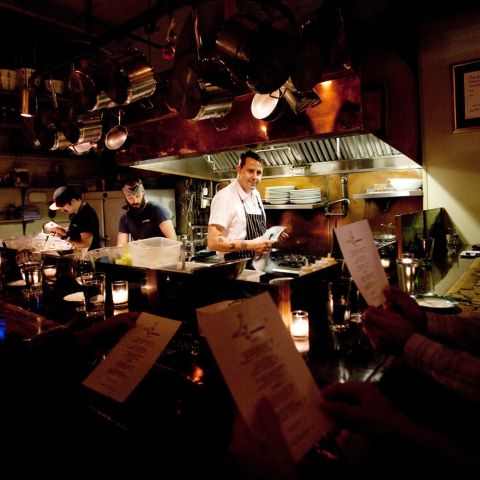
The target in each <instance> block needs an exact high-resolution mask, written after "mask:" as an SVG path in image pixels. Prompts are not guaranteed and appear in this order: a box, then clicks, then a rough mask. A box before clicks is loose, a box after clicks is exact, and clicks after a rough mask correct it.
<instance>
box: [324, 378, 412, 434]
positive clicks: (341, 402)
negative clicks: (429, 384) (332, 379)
mask: <svg viewBox="0 0 480 480" xmlns="http://www.w3.org/2000/svg"><path fill="white" fill-rule="evenodd" d="M322 395H323V401H322V403H321V406H320V407H321V409H322V410H323V411H324V412H325V413H326V414H327V415H328V416H330V417H331V418H333V419H334V420H335V421H336V422H337V424H338V425H339V427H341V428H344V429H347V430H349V431H351V432H355V433H360V434H373V435H386V434H390V433H393V434H398V433H399V432H401V431H402V430H403V428H404V426H405V425H406V424H408V423H409V422H410V421H409V420H408V418H407V417H406V416H405V415H404V414H403V413H402V412H401V411H400V410H399V409H398V408H397V407H395V406H394V405H393V404H392V403H391V402H390V401H389V400H388V399H387V398H386V397H385V396H384V395H383V394H382V393H381V392H380V390H379V389H378V388H377V386H376V385H375V384H374V383H366V382H353V381H352V382H347V383H334V384H332V385H329V386H327V387H325V388H324V389H323V390H322Z"/></svg>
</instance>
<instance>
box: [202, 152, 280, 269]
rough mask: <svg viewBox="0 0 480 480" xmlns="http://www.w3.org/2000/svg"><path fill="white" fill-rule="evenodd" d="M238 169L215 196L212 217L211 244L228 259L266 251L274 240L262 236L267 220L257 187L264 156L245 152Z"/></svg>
mask: <svg viewBox="0 0 480 480" xmlns="http://www.w3.org/2000/svg"><path fill="white" fill-rule="evenodd" d="M236 169H237V178H236V180H235V181H234V182H232V183H231V184H230V185H228V186H227V187H225V188H223V189H222V190H219V191H218V192H217V193H216V195H215V197H214V198H213V200H212V204H211V206H210V218H209V221H208V248H209V249H210V250H216V251H217V255H219V256H223V257H224V258H225V260H231V259H236V258H253V257H254V255H265V254H267V253H269V252H270V250H271V249H272V245H273V243H274V242H273V241H272V240H265V239H264V238H263V237H262V235H263V234H264V233H265V231H266V229H267V228H266V226H267V222H266V217H265V211H264V209H263V205H262V200H261V198H260V194H259V193H258V190H257V186H258V184H259V183H260V181H261V179H262V172H263V164H262V159H261V157H260V156H259V155H258V154H257V153H255V152H253V151H251V150H250V151H248V152H245V153H243V154H242V155H241V156H240V161H239V163H238V165H237V167H236Z"/></svg>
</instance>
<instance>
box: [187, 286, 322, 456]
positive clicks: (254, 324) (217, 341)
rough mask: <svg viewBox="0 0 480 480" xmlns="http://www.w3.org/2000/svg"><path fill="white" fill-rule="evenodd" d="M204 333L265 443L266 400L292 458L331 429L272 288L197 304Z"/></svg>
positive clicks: (251, 425)
mask: <svg viewBox="0 0 480 480" xmlns="http://www.w3.org/2000/svg"><path fill="white" fill-rule="evenodd" d="M197 319H198V323H199V328H200V333H201V334H202V335H203V336H205V337H206V338H207V341H208V345H209V346H210V349H211V350H212V353H213V355H214V357H215V359H216V361H217V364H218V366H219V368H220V370H221V372H222V374H223V377H224V379H225V381H226V383H227V385H228V387H229V389H230V392H231V393H232V395H233V398H234V400H235V402H236V404H237V407H238V410H239V411H240V413H241V414H242V417H243V419H244V420H245V422H246V423H247V425H248V426H249V428H250V431H251V432H252V434H253V435H254V436H255V437H256V439H257V440H258V441H259V442H260V443H261V442H262V441H263V437H264V435H265V432H264V431H263V430H261V428H259V426H258V422H257V421H256V419H257V418H258V414H259V409H261V404H262V402H263V403H264V402H265V401H266V402H269V404H270V406H271V408H272V410H273V412H274V417H276V419H277V421H278V427H279V428H278V429H279V430H280V432H281V434H282V435H283V438H284V440H285V443H286V445H287V447H288V451H289V452H290V455H291V458H292V459H293V461H299V460H300V459H301V458H302V457H303V456H304V455H305V453H306V452H307V451H308V450H309V449H310V448H312V447H313V446H314V444H315V443H316V442H317V441H318V440H319V439H320V438H321V437H322V436H323V435H324V434H325V433H326V432H327V431H328V430H329V429H330V428H331V421H330V420H329V419H328V418H327V417H325V416H324V415H323V413H322V412H321V411H320V404H321V399H322V395H321V392H320V390H319V388H318V387H317V385H316V383H315V381H314V379H313V377H312V375H311V373H310V370H309V369H308V368H307V366H306V364H305V361H304V360H303V358H302V357H301V355H300V354H299V353H298V351H297V350H296V348H295V345H294V343H293V341H292V337H291V336H290V332H289V331H288V330H287V329H286V328H285V326H284V324H283V322H282V319H281V318H280V315H279V313H278V310H277V307H276V306H275V303H274V302H273V300H272V298H271V297H270V295H269V294H268V293H262V294H260V295H257V296H256V297H252V298H249V299H246V300H236V301H224V302H220V303H216V304H214V305H210V306H207V307H202V308H199V309H197Z"/></svg>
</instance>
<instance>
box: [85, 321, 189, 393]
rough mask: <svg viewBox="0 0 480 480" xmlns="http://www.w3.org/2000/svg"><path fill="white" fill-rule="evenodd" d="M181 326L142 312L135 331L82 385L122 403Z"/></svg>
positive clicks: (175, 322)
mask: <svg viewBox="0 0 480 480" xmlns="http://www.w3.org/2000/svg"><path fill="white" fill-rule="evenodd" d="M180 324H181V322H179V321H177V320H171V319H169V318H164V317H159V316H157V315H152V314H150V313H145V312H144V313H142V314H141V315H140V316H139V317H138V319H137V325H136V326H135V328H133V329H132V330H130V331H128V332H127V333H126V334H125V335H124V336H123V337H122V339H121V340H120V341H119V342H118V343H117V345H116V346H115V347H114V348H113V349H112V351H111V352H110V354H109V355H108V356H107V358H106V359H105V360H104V361H103V362H102V363H100V364H99V365H98V366H97V368H95V370H93V371H92V372H91V373H90V375H89V376H88V377H87V378H86V379H85V380H84V382H83V385H85V386H86V387H89V388H91V389H92V390H95V391H97V392H99V393H101V394H103V395H105V396H107V397H110V398H112V399H113V400H116V401H117V402H123V401H124V400H125V399H126V398H127V397H128V395H130V393H131V392H132V391H133V390H134V389H135V387H136V386H137V385H138V384H139V383H140V382H141V380H142V379H143V378H144V377H145V375H146V374H147V372H148V371H149V370H150V368H151V367H152V366H153V364H154V363H155V361H156V360H157V358H158V357H159V356H160V354H161V353H162V351H163V350H164V349H165V347H166V346H167V344H168V343H169V342H170V340H171V339H172V337H173V336H174V335H175V332H176V331H177V330H178V328H179V327H180Z"/></svg>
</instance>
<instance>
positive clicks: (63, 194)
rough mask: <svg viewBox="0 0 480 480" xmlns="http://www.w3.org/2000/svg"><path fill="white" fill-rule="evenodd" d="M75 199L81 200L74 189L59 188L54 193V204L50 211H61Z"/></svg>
mask: <svg viewBox="0 0 480 480" xmlns="http://www.w3.org/2000/svg"><path fill="white" fill-rule="evenodd" d="M74 198H80V197H79V195H78V193H77V192H76V191H75V189H74V188H72V187H68V186H66V187H58V188H57V189H56V190H55V191H54V192H53V203H52V204H51V205H50V207H49V208H50V210H60V209H61V208H62V207H64V206H65V205H66V204H67V203H69V202H71V201H72V200H73V199H74Z"/></svg>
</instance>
